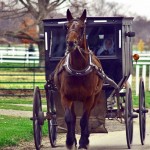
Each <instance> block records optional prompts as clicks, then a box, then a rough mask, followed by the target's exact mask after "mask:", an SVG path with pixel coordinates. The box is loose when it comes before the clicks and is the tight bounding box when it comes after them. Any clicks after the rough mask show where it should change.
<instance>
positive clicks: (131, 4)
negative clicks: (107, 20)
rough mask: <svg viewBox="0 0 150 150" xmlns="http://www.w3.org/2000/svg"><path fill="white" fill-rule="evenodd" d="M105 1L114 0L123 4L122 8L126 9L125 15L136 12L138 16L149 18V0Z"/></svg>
mask: <svg viewBox="0 0 150 150" xmlns="http://www.w3.org/2000/svg"><path fill="white" fill-rule="evenodd" d="M106 1H107V2H116V3H119V4H121V5H123V8H124V10H123V11H125V10H126V11H127V13H128V14H127V15H129V13H130V15H131V13H133V14H134V13H136V14H137V15H140V16H145V17H146V18H147V19H148V20H150V0H106Z"/></svg>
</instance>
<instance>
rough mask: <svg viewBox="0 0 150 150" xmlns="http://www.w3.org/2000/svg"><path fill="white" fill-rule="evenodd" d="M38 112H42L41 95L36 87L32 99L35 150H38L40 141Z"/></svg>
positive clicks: (40, 128)
mask: <svg viewBox="0 0 150 150" xmlns="http://www.w3.org/2000/svg"><path fill="white" fill-rule="evenodd" d="M40 111H42V106H41V95H40V90H39V88H38V87H36V88H35V90H34V97H33V132H34V142H35V147H36V149H37V150H39V149H40V147H41V140H42V126H41V125H40V124H39V121H38V114H39V112H40Z"/></svg>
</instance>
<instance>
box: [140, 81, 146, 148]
mask: <svg viewBox="0 0 150 150" xmlns="http://www.w3.org/2000/svg"><path fill="white" fill-rule="evenodd" d="M147 112H148V111H147V110H146V108H145V90H144V82H143V79H142V78H141V79H140V85H139V125H140V138H141V144H142V145H144V140H145V131H146V113H147Z"/></svg>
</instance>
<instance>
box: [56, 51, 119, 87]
mask: <svg viewBox="0 0 150 150" xmlns="http://www.w3.org/2000/svg"><path fill="white" fill-rule="evenodd" d="M92 55H93V52H92V51H89V61H88V62H89V63H88V65H87V67H86V68H85V69H83V70H76V69H73V68H72V67H71V66H70V64H69V58H70V53H67V54H66V56H65V62H64V64H63V65H62V67H61V68H60V70H59V71H58V73H57V75H59V74H60V73H61V72H62V71H64V70H65V71H67V72H68V73H69V75H71V76H77V77H79V76H85V75H88V74H89V73H91V72H92V71H93V70H95V71H96V73H97V75H98V76H99V77H100V78H101V79H102V80H103V81H104V82H106V83H108V84H110V85H111V86H112V87H114V88H115V89H119V87H118V85H117V84H116V83H115V82H114V81H113V80H112V79H110V78H109V77H108V76H107V75H106V74H105V73H104V71H103V70H102V68H100V67H98V66H96V65H95V64H94V63H93V62H92Z"/></svg>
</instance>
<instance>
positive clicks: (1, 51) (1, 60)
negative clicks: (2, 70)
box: [1, 51, 3, 63]
mask: <svg viewBox="0 0 150 150" xmlns="http://www.w3.org/2000/svg"><path fill="white" fill-rule="evenodd" d="M2 62H3V51H1V63H2Z"/></svg>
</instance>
